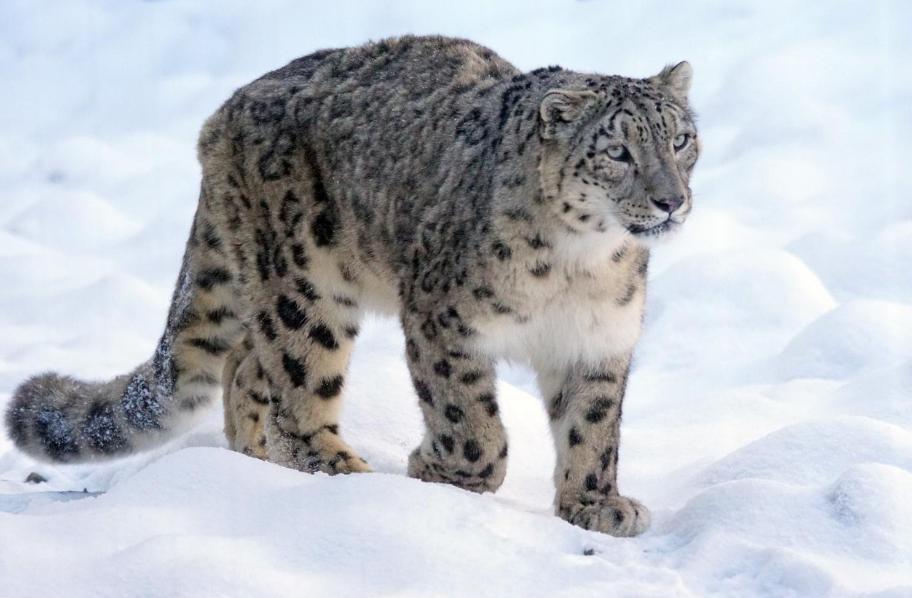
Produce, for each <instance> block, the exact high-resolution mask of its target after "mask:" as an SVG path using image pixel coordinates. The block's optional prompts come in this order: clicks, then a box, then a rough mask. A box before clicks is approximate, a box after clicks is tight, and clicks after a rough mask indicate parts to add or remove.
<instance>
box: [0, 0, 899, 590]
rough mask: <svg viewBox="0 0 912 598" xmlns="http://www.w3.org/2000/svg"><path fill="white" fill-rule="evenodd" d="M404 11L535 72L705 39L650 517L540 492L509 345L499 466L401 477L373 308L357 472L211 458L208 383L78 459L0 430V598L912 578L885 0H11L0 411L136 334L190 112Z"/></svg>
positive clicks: (533, 420) (147, 309)
mask: <svg viewBox="0 0 912 598" xmlns="http://www.w3.org/2000/svg"><path fill="white" fill-rule="evenodd" d="M403 32H416V33H429V32H440V33H446V34H454V35H462V36H465V37H469V38H472V39H475V40H477V41H479V42H482V43H485V44H487V45H489V46H491V47H493V48H495V49H496V50H497V51H498V52H499V53H500V54H501V55H503V56H504V57H506V58H507V59H509V60H511V61H513V62H514V63H515V64H517V65H518V66H519V67H521V68H524V69H531V68H534V67H537V66H543V65H548V64H555V63H559V64H561V65H563V66H565V67H569V68H574V69H577V70H586V69H592V70H598V71H601V72H607V73H623V74H628V75H635V76H645V75H650V74H652V73H654V72H656V71H658V69H659V68H660V67H661V66H663V65H664V64H666V63H668V62H675V61H677V60H681V59H688V60H690V61H691V63H692V64H693V66H694V71H695V78H694V89H693V92H692V101H693V104H694V106H695V108H696V110H697V112H698V113H699V115H700V127H701V136H702V139H703V144H704V154H703V158H702V159H701V163H700V164H699V165H698V167H697V174H696V176H695V179H694V181H693V188H694V192H695V196H696V209H695V210H694V212H693V214H692V217H691V219H690V221H689V222H688V223H687V225H686V226H685V227H684V230H683V231H682V233H681V234H680V235H679V237H678V238H677V239H675V240H673V241H672V242H670V243H668V244H667V245H664V246H662V247H660V248H658V249H657V250H655V251H654V259H653V263H652V266H651V272H650V277H651V283H652V284H651V288H650V296H649V301H648V310H647V319H646V332H645V334H644V337H643V340H642V342H641V344H640V347H639V349H638V352H637V359H636V364H635V369H634V372H633V377H632V380H631V383H630V386H629V390H628V396H627V401H626V403H625V408H624V413H625V420H624V427H623V437H624V440H623V443H622V458H621V468H620V486H621V489H622V491H624V492H625V493H628V494H630V495H632V496H636V497H638V498H640V499H641V500H643V502H645V503H646V504H647V505H648V506H650V507H651V508H652V510H653V513H654V523H653V527H652V529H651V530H650V531H649V532H648V533H647V534H645V535H644V536H642V537H639V538H636V539H615V538H611V537H608V536H604V535H600V534H596V533H592V532H587V531H584V530H581V529H578V528H575V527H572V526H570V525H569V524H566V523H564V522H562V521H561V520H559V519H558V518H556V517H554V516H553V515H552V514H551V499H552V493H553V488H552V482H551V467H552V464H553V459H554V456H553V450H552V447H551V440H550V438H549V437H548V431H547V422H546V418H545V415H544V412H543V409H542V408H541V405H540V403H539V399H538V398H537V397H536V396H535V393H536V391H535V388H534V381H533V378H532V375H531V374H530V372H529V371H528V370H526V369H524V368H522V367H519V366H516V365H510V366H506V365H505V366H504V367H503V368H502V377H501V383H500V389H499V390H500V394H501V405H502V412H503V414H504V419H505V422H506V425H507V427H508V430H509V434H510V471H509V474H508V477H507V481H506V483H505V485H504V487H503V488H502V489H501V490H500V491H499V492H498V493H497V494H496V495H484V496H478V495H474V494H470V493H466V492H463V491H460V490H458V489H455V488H451V487H445V486H439V485H430V484H422V483H419V482H416V481H414V480H410V479H408V478H407V477H405V475H404V473H405V459H406V456H407V455H408V452H409V451H410V450H411V449H412V448H413V447H414V446H415V445H416V444H417V442H418V440H419V438H420V436H421V423H420V417H419V414H418V408H417V405H416V399H415V398H414V396H413V391H412V389H411V385H410V384H409V381H408V373H407V371H406V368H405V364H404V361H403V359H402V354H403V341H402V338H401V335H400V333H399V332H398V329H397V327H396V324H395V322H393V321H391V320H382V319H378V320H371V321H370V322H368V323H367V325H366V326H365V327H364V331H363V333H362V335H361V337H359V343H358V347H357V349H356V354H355V357H354V362H353V366H352V373H351V380H350V383H349V384H348V386H347V393H348V400H347V402H346V407H345V412H344V418H343V429H344V433H345V434H346V435H347V436H348V438H349V440H350V441H351V443H352V444H353V445H354V446H355V447H356V448H358V449H359V451H360V452H361V453H362V454H363V456H364V457H365V458H367V459H368V461H370V463H371V464H372V465H373V467H374V468H375V469H376V470H377V471H378V472H379V473H377V474H371V475H358V476H347V477H335V478H330V477H327V476H324V475H315V476H308V475H305V474H301V473H298V472H294V471H291V470H287V469H282V468H280V467H277V466H274V465H270V464H267V463H263V462H259V461H256V460H253V459H249V458H246V457H244V456H242V455H239V454H236V453H232V452H229V451H227V450H226V449H225V448H224V447H225V441H224V439H223V438H222V436H221V412H220V409H218V408H213V409H212V411H211V412H210V413H209V414H208V415H207V417H206V419H205V421H203V423H201V424H200V425H199V426H198V427H197V428H196V429H195V430H194V431H193V432H192V433H190V434H189V435H187V436H185V437H183V438H181V439H179V440H178V441H176V442H174V443H173V444H171V445H169V446H166V447H162V448H161V449H158V450H156V451H154V452H152V453H149V454H146V455H140V456H136V457H132V458H129V459H124V460H121V461H117V462H113V463H108V464H102V465H97V466H91V467H90V466H72V467H54V466H49V465H46V464H40V463H35V462H33V461H30V460H29V459H27V458H25V457H24V456H22V455H20V454H18V453H16V452H15V451H14V450H13V449H12V445H11V443H10V442H9V440H8V439H6V438H5V437H0V596H67V597H78V596H87V597H88V596H92V597H97V596H111V597H123V596H291V595H309V596H359V597H360V596H379V595H396V596H637V597H639V596H662V597H666V596H707V595H720V596H737V597H742V596H775V597H780V596H802V597H803V596H825V595H834V596H846V595H865V596H878V597H880V598H886V597H890V598H894V597H895V598H899V597H905V596H912V361H910V359H912V276H910V275H909V273H910V272H912V203H910V201H909V197H910V196H912V183H910V179H909V177H908V169H909V164H910V163H912V151H910V149H909V148H910V143H909V140H910V139H912V110H910V109H909V106H910V103H912V69H910V68H909V65H908V62H909V58H910V57H912V5H910V4H909V3H905V2H899V1H896V2H888V1H881V2H870V3H866V2H860V1H859V2H827V3H778V2H760V1H756V2H748V1H745V0H735V1H732V2H725V3H716V2H693V3H680V4H669V3H665V2H658V1H647V2H631V3H624V4H621V3H616V2H610V3H609V2H595V1H586V2H573V3H571V2H558V1H557V0H549V1H545V2H536V3H532V2H521V1H519V0H510V1H505V2H497V3H493V2H484V1H483V0H466V1H464V2H458V3H457V2H451V3H429V2H423V1H421V0H411V1H402V2H394V1H387V2H369V1H366V0H364V1H357V2H345V3H329V2H296V1H294V0H268V1H262V2H256V3H250V2H243V1H242V0H229V1H225V2H219V3H217V4H216V3H212V4H208V5H205V4H201V3H180V2H167V1H163V2H126V1H121V0H104V1H101V0H99V1H95V2H89V1H86V0H73V1H68V2H53V1H49V0H48V1H41V0H5V1H4V2H2V3H0V78H2V81H3V93H2V94H0V280H2V281H3V284H0V408H2V407H3V406H4V403H5V401H6V399H7V398H8V396H9V394H10V393H11V392H12V390H13V389H14V387H15V386H16V384H18V383H19V382H21V381H22V380H23V379H24V378H25V377H26V376H27V375H29V374H32V373H36V372H39V371H46V370H49V369H54V370H59V371H63V372H66V373H70V374H74V375H78V376H82V377H90V378H92V377H105V376H111V375H115V374H119V373H123V372H125V371H127V370H128V369H129V368H130V367H132V366H133V365H135V364H136V363H138V362H139V361H142V360H144V359H145V358H147V357H148V356H149V355H150V354H151V352H152V350H153V348H154V346H155V342H156V340H157V338H158V335H159V334H160V332H161V328H162V326H163V323H164V319H165V313H166V311H167V302H168V300H169V298H170V294H171V285H172V284H173V282H174V279H175V277H176V275H177V271H178V268H179V265H180V256H181V254H182V251H183V245H184V242H185V240H186V237H187V232H188V230H189V224H190V218H191V216H192V213H193V210H194V207H195V201H196V191H197V188H198V175H199V172H198V171H199V169H198V167H197V165H196V162H195V137H196V133H197V130H198V128H199V126H200V125H201V123H202V122H203V119H204V118H205V117H206V116H207V115H208V114H209V113H211V112H212V111H213V110H214V109H215V108H216V107H217V106H218V105H219V103H220V102H221V101H222V100H223V99H225V98H226V97H227V96H228V95H229V94H230V93H231V91H232V90H233V89H234V88H236V87H237V86H239V85H242V84H244V83H245V82H247V81H249V80H251V79H253V78H255V77H256V76H258V75H260V74H262V73H263V72H265V71H267V70H270V69H272V68H275V67H278V66H280V65H282V64H284V63H286V62H287V61H288V60H290V59H292V58H294V57H297V56H300V55H303V54H306V53H308V52H311V51H313V50H315V49H318V48H321V47H329V46H344V45H353V44H357V43H360V42H363V41H365V40H366V39H369V38H378V37H382V36H386V35H393V34H397V33H403ZM31 472H38V473H40V474H41V475H43V476H45V477H46V478H47V482H46V483H41V484H30V483H25V482H24V480H25V478H26V477H27V476H28V474H29V473H31ZM84 490H85V492H83V491H84Z"/></svg>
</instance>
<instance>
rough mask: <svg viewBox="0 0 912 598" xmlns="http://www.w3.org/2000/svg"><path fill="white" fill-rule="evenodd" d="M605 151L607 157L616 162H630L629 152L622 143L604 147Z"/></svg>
mask: <svg viewBox="0 0 912 598" xmlns="http://www.w3.org/2000/svg"><path fill="white" fill-rule="evenodd" d="M605 153H606V154H608V157H609V158H611V159H612V160H617V161H618V162H630V160H631V157H630V152H628V151H627V148H626V147H624V146H623V145H613V146H611V147H609V148H608V149H606V150H605Z"/></svg>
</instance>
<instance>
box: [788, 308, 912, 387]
mask: <svg viewBox="0 0 912 598" xmlns="http://www.w3.org/2000/svg"><path fill="white" fill-rule="evenodd" d="M909 355H912V306H909V305H905V304H902V303H894V302H888V301H871V300H858V301H849V302H846V303H843V304H842V305H840V306H839V307H837V308H836V309H834V310H833V311H831V312H829V313H827V314H825V315H823V316H822V317H820V318H819V319H818V320H816V321H815V322H813V323H812V324H810V325H809V326H807V328H805V329H804V330H802V331H801V333H800V334H798V335H797V336H796V337H795V338H794V339H793V340H792V341H791V342H790V343H789V344H788V346H787V347H785V349H783V351H782V354H781V355H780V356H779V357H778V359H777V360H776V363H777V367H778V371H779V373H780V375H781V376H783V377H785V378H796V377H820V378H837V379H845V378H847V377H848V376H851V375H853V374H859V373H862V372H864V371H865V370H868V369H870V368H876V367H885V366H889V365H895V364H896V363H897V362H898V361H899V360H901V359H903V358H905V357H907V356H909Z"/></svg>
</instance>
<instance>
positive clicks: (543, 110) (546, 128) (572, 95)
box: [539, 89, 598, 139]
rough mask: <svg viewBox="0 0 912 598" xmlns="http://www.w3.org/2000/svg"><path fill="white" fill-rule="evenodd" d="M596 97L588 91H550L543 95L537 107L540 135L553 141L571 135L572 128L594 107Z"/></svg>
mask: <svg viewBox="0 0 912 598" xmlns="http://www.w3.org/2000/svg"><path fill="white" fill-rule="evenodd" d="M597 99H598V95H596V94H595V93H594V92H591V91H588V90H576V89H552V90H550V91H548V93H546V94H545V97H544V99H542V102H541V106H540V107H539V115H540V117H541V125H542V128H541V133H542V137H543V138H545V139H554V138H556V137H561V136H562V135H566V134H569V133H572V131H574V130H575V129H576V127H575V126H574V125H575V124H577V122H578V121H579V120H581V119H582V118H583V117H584V116H585V115H586V113H587V112H588V111H589V109H590V108H592V107H593V106H594V105H595V102H596V100H597Z"/></svg>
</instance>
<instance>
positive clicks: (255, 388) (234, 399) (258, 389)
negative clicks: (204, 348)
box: [222, 335, 270, 459]
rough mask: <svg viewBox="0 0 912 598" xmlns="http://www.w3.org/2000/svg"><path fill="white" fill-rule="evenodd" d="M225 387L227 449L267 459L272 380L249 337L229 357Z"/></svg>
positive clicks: (223, 384) (225, 371)
mask: <svg viewBox="0 0 912 598" xmlns="http://www.w3.org/2000/svg"><path fill="white" fill-rule="evenodd" d="M222 388H223V389H224V390H223V393H224V395H223V402H224V404H225V437H226V438H227V439H228V446H229V447H230V448H231V449H232V450H235V451H237V452H239V453H244V454H245V455H250V456H251V457H256V458H258V459H266V458H267V454H266V431H265V423H266V418H267V417H268V415H269V392H270V391H269V381H268V379H267V376H266V371H265V370H264V369H263V366H262V364H260V362H259V359H258V358H257V356H256V352H255V351H254V350H253V341H252V339H251V338H250V336H249V335H248V336H247V337H246V338H245V339H244V342H243V343H241V344H240V345H238V346H237V347H236V348H235V350H234V351H233V352H232V353H231V355H229V356H228V361H227V362H226V363H225V370H224V372H223V373H222Z"/></svg>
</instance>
